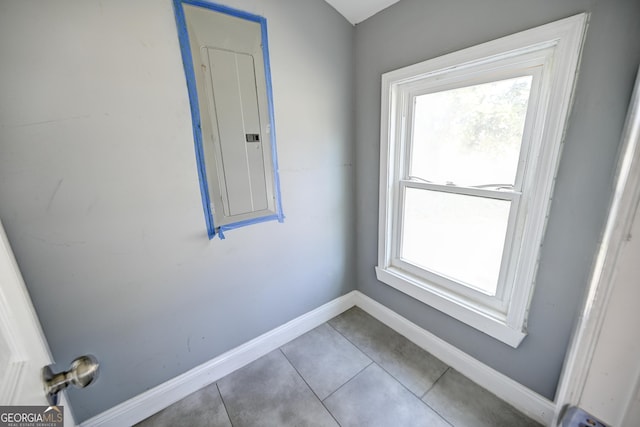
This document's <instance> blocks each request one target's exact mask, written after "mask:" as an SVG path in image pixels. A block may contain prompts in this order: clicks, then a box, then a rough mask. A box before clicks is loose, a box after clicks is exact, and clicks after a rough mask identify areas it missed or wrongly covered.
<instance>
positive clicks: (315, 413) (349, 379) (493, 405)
mask: <svg viewBox="0 0 640 427" xmlns="http://www.w3.org/2000/svg"><path fill="white" fill-rule="evenodd" d="M138 426H140V427H148V426H172V427H173V426H191V427H195V426H234V427H240V426H260V427H266V426H343V427H347V426H366V427H373V426H384V427H386V426H393V427H396V426H402V427H405V426H429V427H441V426H442V427H452V426H453V427H520V426H522V427H529V426H540V424H538V423H536V422H535V421H533V420H531V419H529V418H527V417H526V416H525V415H523V414H522V413H520V412H518V411H517V410H516V409H514V408H513V407H512V406H510V405H508V404H507V403H505V402H503V401H502V400H500V399H498V398H497V397H496V396H494V395H493V394H491V393H489V392H488V391H486V390H484V389H482V388H481V387H479V386H478V385H476V384H475V383H473V382H471V381H470V380H468V379H467V378H465V377H464V376H462V375H461V374H460V373H458V372H457V371H455V370H453V369H452V368H449V367H448V366H447V365H445V364H444V363H442V362H441V361H440V360H438V359H436V358H435V357H433V356H432V355H430V354H429V353H427V352H425V351H424V350H422V349H421V348H420V347H418V346H417V345H415V344H413V343H412V342H410V341H409V340H407V339H406V338H404V337H403V336H401V335H399V334H398V333H396V332H395V331H393V330H392V329H390V328H388V327H387V326H385V325H383V324H382V323H380V322H379V321H377V320H376V319H374V318H373V317H371V316H369V315H368V314H367V313H365V312H364V311H362V310H361V309H359V308H357V307H354V308H352V309H350V310H347V311H346V312H344V313H342V314H341V315H340V316H337V317H335V318H333V319H331V320H330V321H329V322H327V323H324V324H322V325H320V326H319V327H317V328H316V329H314V330H312V331H310V332H308V333H306V334H304V335H302V336H300V337H298V338H296V339H295V340H293V341H291V342H289V343H288V344H285V345H284V346H282V347H281V348H279V349H278V350H275V351H273V352H271V353H269V354H267V355H266V356H263V357H261V358H260V359H258V360H256V361H255V362H253V363H250V364H249V365H247V366H245V367H243V368H241V369H238V370H237V371H235V372H233V373H231V374H229V375H227V376H226V377H224V378H222V379H221V380H219V381H218V382H217V383H214V384H211V385H210V386H208V387H205V388H203V389H202V390H200V391H198V392H196V393H194V394H192V395H190V396H187V397H186V398H184V399H183V400H181V401H179V402H177V403H175V404H174V405H172V406H170V407H168V408H166V409H164V410H163V411H161V412H158V413H157V414H155V415H153V416H151V417H149V418H147V419H146V420H144V421H142V422H141V423H139V424H138Z"/></svg>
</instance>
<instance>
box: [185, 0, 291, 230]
mask: <svg viewBox="0 0 640 427" xmlns="http://www.w3.org/2000/svg"><path fill="white" fill-rule="evenodd" d="M173 2H174V10H175V14H176V22H177V25H178V36H179V39H180V47H181V50H182V59H183V64H184V69H185V74H186V77H187V89H188V91H189V99H190V104H191V116H192V122H193V134H194V139H195V146H196V160H197V165H198V174H199V178H200V190H201V194H202V203H203V206H204V211H205V220H206V222H207V229H208V234H209V238H213V237H214V236H215V235H216V234H218V236H219V237H220V238H224V234H223V232H224V231H226V230H231V229H234V228H237V227H240V226H244V225H249V224H254V223H257V222H263V221H269V220H278V221H280V222H282V221H283V220H284V215H283V213H282V205H281V200H280V186H279V179H278V167H277V156H276V143H275V128H274V125H273V121H274V119H273V102H272V96H271V81H270V73H269V50H268V43H267V22H266V20H265V18H263V17H261V16H257V15H252V14H250V13H247V12H243V11H240V10H236V9H232V8H229V7H226V6H222V5H216V4H213V3H208V2H203V1H200V0H173Z"/></svg>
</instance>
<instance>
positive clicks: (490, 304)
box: [390, 180, 521, 317]
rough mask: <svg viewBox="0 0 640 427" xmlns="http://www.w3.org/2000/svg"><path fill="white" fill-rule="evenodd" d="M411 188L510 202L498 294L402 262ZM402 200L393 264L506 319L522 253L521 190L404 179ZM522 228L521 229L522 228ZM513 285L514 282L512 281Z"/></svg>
mask: <svg viewBox="0 0 640 427" xmlns="http://www.w3.org/2000/svg"><path fill="white" fill-rule="evenodd" d="M407 188H414V189H419V190H428V191H440V192H444V193H451V194H460V195H466V196H474V197H484V198H489V199H496V200H504V201H508V202H510V204H511V206H510V209H509V216H508V222H507V230H506V233H505V242H504V245H503V249H502V250H503V252H502V257H501V261H500V273H499V275H498V282H497V285H496V293H495V295H488V294H486V293H484V292H482V291H481V290H479V289H477V288H475V287H473V286H472V284H466V283H464V282H462V281H458V280H456V279H454V278H450V277H447V276H444V275H441V274H438V273H436V272H432V271H430V270H428V269H425V268H422V267H420V266H417V265H415V264H412V263H410V262H407V261H405V260H403V259H402V257H401V253H402V244H403V242H402V236H403V226H404V224H403V218H404V209H405V203H404V200H405V194H406V189H407ZM398 190H399V191H398V194H399V195H400V197H398V201H397V202H396V203H395V206H394V212H393V213H392V217H393V229H394V232H393V238H392V243H391V245H390V246H391V248H392V249H391V254H390V255H391V259H390V265H392V266H394V267H396V268H399V269H401V270H403V271H406V272H408V273H411V274H412V275H414V276H416V277H417V278H421V279H424V280H426V281H428V282H429V283H430V284H431V285H432V286H436V287H437V286H441V287H443V288H445V289H446V290H448V291H450V292H453V293H455V294H457V295H460V296H463V297H465V298H468V299H469V300H471V301H474V302H476V303H480V304H482V305H483V306H485V307H487V308H490V309H492V310H493V311H494V316H496V317H501V316H503V315H504V314H505V313H506V311H507V308H508V301H509V297H510V295H511V293H512V286H509V281H508V278H509V277H511V276H512V274H513V273H514V272H513V271H512V270H514V269H515V265H514V264H515V262H512V258H514V257H515V258H516V259H517V256H518V253H514V252H513V251H512V249H513V242H514V240H516V234H517V229H518V227H517V217H518V210H519V206H520V198H521V193H520V192H517V191H503V190H490V189H484V188H474V187H458V186H452V185H440V184H430V183H423V182H415V181H407V180H402V181H400V182H399V186H398ZM520 228H521V227H520ZM511 282H513V281H511Z"/></svg>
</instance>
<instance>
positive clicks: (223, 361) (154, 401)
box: [81, 291, 356, 427]
mask: <svg viewBox="0 0 640 427" xmlns="http://www.w3.org/2000/svg"><path fill="white" fill-rule="evenodd" d="M355 292H356V291H352V292H350V293H348V294H346V295H343V296H341V297H339V298H336V299H334V300H333V301H330V302H328V303H326V304H324V305H322V306H320V307H318V308H316V309H315V310H313V311H310V312H309V313H306V314H303V315H302V316H300V317H297V318H295V319H293V320H291V321H290V322H288V323H285V324H284V325H282V326H279V327H277V328H276V329H273V330H271V331H269V332H267V333H265V334H263V335H260V336H259V337H257V338H255V339H252V340H251V341H249V342H247V343H245V344H242V345H241V346H239V347H236V348H234V349H233V350H230V351H228V352H226V353H224V354H221V355H220V356H218V357H216V358H214V359H211V360H210V361H208V362H205V363H203V364H202V365H199V366H196V367H195V368H193V369H191V370H189V371H187V372H185V373H184V374H181V375H178V376H177V377H175V378H172V379H170V380H169V381H167V382H164V383H162V384H160V385H159V386H157V387H154V388H152V389H150V390H148V391H146V392H144V393H142V394H139V395H137V396H135V397H133V398H131V399H129V400H127V401H125V402H123V403H121V404H119V405H116V406H114V407H113V408H111V409H108V410H106V411H104V412H102V413H100V414H98V415H96V416H95V417H93V418H90V419H88V420H86V421H85V422H83V423H82V424H81V427H98V426H100V427H122V426H125V425H126V426H130V425H133V424H135V423H138V422H140V421H142V420H144V419H145V418H147V417H150V416H151V415H153V414H155V413H156V412H158V411H161V410H162V409H164V408H166V407H167V406H169V405H171V404H173V403H175V402H177V401H179V400H181V399H183V398H185V397H187V396H188V395H190V394H191V393H194V392H196V391H198V390H199V389H201V388H202V387H205V386H207V385H209V384H212V383H214V382H216V381H218V380H219V379H221V378H222V377H224V376H226V375H228V374H230V373H231V372H233V371H235V370H236V369H238V368H241V367H243V366H245V365H247V364H249V363H251V362H253V361H254V360H256V359H258V358H260V357H262V356H264V355H265V354H267V353H269V352H271V351H273V350H275V349H277V348H278V347H280V346H282V345H284V344H286V343H288V342H289V341H291V340H293V339H295V338H297V337H299V336H300V335H302V334H304V333H306V332H308V331H310V330H311V329H313V328H315V327H317V326H320V325H321V324H323V323H324V322H326V321H327V320H330V319H332V318H333V317H335V316H337V315H339V314H340V313H342V312H343V311H345V310H347V309H349V308H351V307H353V305H354V300H355Z"/></svg>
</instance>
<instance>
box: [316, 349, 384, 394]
mask: <svg viewBox="0 0 640 427" xmlns="http://www.w3.org/2000/svg"><path fill="white" fill-rule="evenodd" d="M369 360H371V359H369ZM374 363H375V364H376V365H377V363H376V362H374V361H373V360H371V362H369V363H368V364H367V366H365V367H364V368H362V369H360V370H359V371H358V372H357V373H356V374H355V375H354V376H352V377H351V378H349V379H348V380H347V381H345V383H344V384H342V385H341V386H340V387H338V388H337V389H335V390H334V391H333V392H331V394H329V396H327V397H325V398H324V400H327V399H328V398H330V397H331V396H333V395H334V394H336V393H337V392H338V390H340V389H341V388H342V387H344V386H346V385H347V384H349V383H350V382H351V381H353V380H354V379H355V378H356V377H357V376H358V375H360V374H361V373H362V372H363V371H364V370H365V369H367V368H368V367H369V366H371V365H373V364H374ZM324 400H323V401H322V402H323V404H324Z"/></svg>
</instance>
